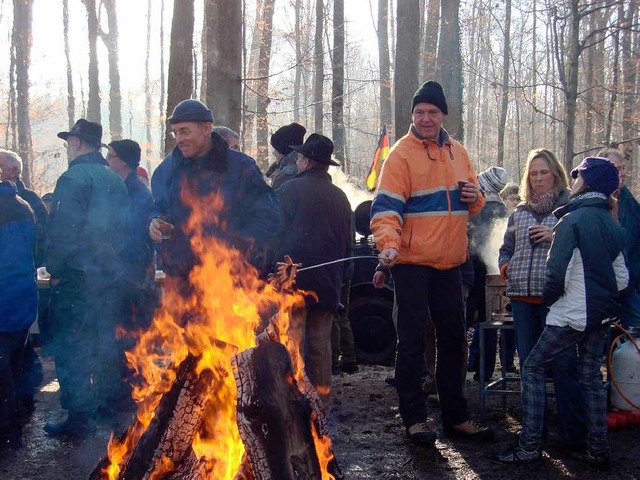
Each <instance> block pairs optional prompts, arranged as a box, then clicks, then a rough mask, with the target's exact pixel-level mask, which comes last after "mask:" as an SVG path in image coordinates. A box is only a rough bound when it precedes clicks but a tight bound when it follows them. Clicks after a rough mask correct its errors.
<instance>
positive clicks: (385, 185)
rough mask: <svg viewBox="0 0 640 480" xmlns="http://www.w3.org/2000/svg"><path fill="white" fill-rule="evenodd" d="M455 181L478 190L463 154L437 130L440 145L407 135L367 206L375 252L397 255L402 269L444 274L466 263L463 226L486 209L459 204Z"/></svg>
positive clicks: (387, 163)
mask: <svg viewBox="0 0 640 480" xmlns="http://www.w3.org/2000/svg"><path fill="white" fill-rule="evenodd" d="M458 181H466V182H469V183H473V184H474V185H476V186H477V185H478V179H477V178H476V174H475V173H474V171H473V167H472V166H471V163H470V162H469V156H468V154H467V151H466V150H465V148H464V147H463V146H462V145H461V144H460V143H458V142H457V141H455V140H453V139H452V138H450V137H449V135H448V134H447V132H446V131H445V130H444V129H441V130H440V140H439V142H436V141H433V140H421V139H419V138H418V137H417V136H416V134H415V133H414V132H413V131H412V130H409V133H407V134H406V135H405V136H404V137H402V138H401V139H400V140H398V141H397V142H396V143H395V145H394V146H393V148H392V149H391V151H390V152H389V157H388V158H387V159H386V160H385V162H384V164H383V165H382V171H381V173H380V184H379V186H378V190H377V192H376V196H375V198H374V199H373V203H372V205H371V231H372V232H373V237H374V239H375V242H376V245H377V247H378V250H380V251H382V250H384V249H387V248H395V249H397V250H398V261H397V263H401V264H416V265H426V266H429V267H433V268H437V269H439V270H448V269H451V268H454V267H458V266H460V265H461V264H463V263H464V262H465V261H466V260H467V258H468V240H467V221H468V219H469V216H473V215H476V214H478V213H479V212H480V210H482V207H483V206H484V203H485V201H484V198H483V197H482V195H481V194H480V193H479V192H478V198H477V200H476V202H475V203H474V204H473V205H467V204H466V203H462V202H461V201H460V189H459V188H458Z"/></svg>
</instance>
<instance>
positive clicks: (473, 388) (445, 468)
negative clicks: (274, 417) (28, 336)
mask: <svg viewBox="0 0 640 480" xmlns="http://www.w3.org/2000/svg"><path fill="white" fill-rule="evenodd" d="M44 373H45V381H44V383H43V387H42V388H41V391H40V393H39V394H38V396H37V403H36V411H35V413H34V414H33V417H32V418H31V421H30V422H29V423H28V424H26V425H25V428H24V447H23V448H22V449H20V450H17V451H11V450H5V451H0V479H3V480H31V479H33V480H36V479H37V480H66V479H85V478H88V475H89V473H90V472H91V471H92V470H93V468H94V467H95V465H96V463H97V462H98V460H99V459H100V458H101V457H102V456H103V455H105V452H106V450H105V446H106V443H107V441H108V438H109V433H110V432H109V431H107V430H105V429H98V430H97V432H96V434H95V436H93V437H92V438H90V439H88V440H85V441H81V442H64V441H59V440H54V439H51V438H48V437H47V436H46V435H45V433H44V431H43V430H42V427H43V426H44V424H45V423H46V422H47V421H49V420H51V419H57V418H62V417H63V416H64V412H63V411H62V410H61V409H60V406H59V403H58V398H57V395H58V394H57V393H56V391H55V390H56V383H55V378H54V370H53V363H52V361H51V360H50V359H45V360H44ZM392 375H393V369H392V368H391V367H385V366H369V365H361V366H360V372H358V373H355V374H353V375H344V374H343V375H338V376H334V377H333V399H332V408H331V413H330V416H329V426H330V433H331V437H332V440H333V444H334V450H335V454H336V457H337V459H338V461H339V463H340V465H341V467H342V470H343V472H344V474H345V478H347V479H407V480H409V479H425V478H443V479H450V478H460V479H491V480H502V479H533V478H535V479H539V478H560V477H565V478H580V479H587V480H588V479H596V478H598V479H600V478H610V479H620V480H622V479H625V480H629V479H637V478H640V426H638V425H635V426H630V427H627V428H626V429H623V430H617V431H614V432H611V434H610V445H611V452H612V458H613V466H612V469H611V471H610V472H609V473H608V474H606V475H605V474H602V473H597V472H594V471H592V470H590V469H589V468H588V467H585V466H582V465H580V464H579V463H577V462H575V461H573V460H571V459H564V458H562V456H561V455H560V453H559V451H558V448H557V445H556V444H555V443H554V440H553V438H554V436H553V427H554V416H553V414H552V415H551V419H550V422H551V429H552V434H551V435H550V438H551V439H550V440H548V442H547V444H546V454H545V458H544V461H543V462H541V463H539V464H537V465H533V466H526V467H506V466H502V465H497V464H495V463H493V462H491V460H490V455H491V454H492V453H494V452H496V451H499V450H502V449H504V448H506V447H508V446H509V445H510V444H511V442H512V441H513V436H514V433H515V432H517V431H518V419H519V418H520V408H519V398H518V397H517V396H514V397H510V399H509V400H508V402H507V409H506V411H503V409H502V402H501V400H500V399H499V398H498V397H492V398H491V399H490V400H489V403H488V408H487V424H489V425H490V426H492V427H493V428H495V430H496V441H495V442H494V443H491V444H486V445H477V444H474V443H466V442H462V441H460V442H455V443H454V442H450V441H448V440H438V441H437V442H436V448H435V449H434V448H428V449H424V448H420V447H416V446H414V445H413V444H411V442H410V441H409V440H408V439H407V437H406V436H405V434H404V428H403V427H402V422H401V420H400V417H399V414H398V407H397V398H396V394H395V390H394V388H393V387H390V386H389V385H387V384H386V383H385V378H387V377H389V376H392ZM466 388H467V397H468V399H469V405H470V411H471V412H472V413H477V412H478V405H479V402H478V384H477V382H474V381H473V379H472V375H471V374H469V375H468V379H467V385H466ZM438 415H439V410H438V409H437V408H432V409H430V421H431V423H432V427H433V428H435V429H438V428H439V423H438Z"/></svg>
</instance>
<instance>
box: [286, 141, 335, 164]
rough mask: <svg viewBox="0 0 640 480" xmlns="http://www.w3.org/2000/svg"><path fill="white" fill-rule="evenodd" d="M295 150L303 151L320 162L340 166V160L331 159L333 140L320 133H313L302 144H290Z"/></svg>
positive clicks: (303, 153) (306, 155) (305, 154)
mask: <svg viewBox="0 0 640 480" xmlns="http://www.w3.org/2000/svg"><path fill="white" fill-rule="evenodd" d="M289 146H290V147H291V148H292V149H293V150H295V151H296V152H298V153H301V154H302V155H304V156H305V157H307V158H310V159H311V160H315V161H316V162H318V163H325V164H328V165H334V166H336V167H338V166H340V164H339V163H338V162H336V161H335V160H332V159H331V154H332V153H333V142H332V141H331V140H329V139H328V138H327V137H325V136H324V135H320V134H318V133H312V134H311V135H309V137H308V138H307V141H306V142H304V143H303V144H302V145H289Z"/></svg>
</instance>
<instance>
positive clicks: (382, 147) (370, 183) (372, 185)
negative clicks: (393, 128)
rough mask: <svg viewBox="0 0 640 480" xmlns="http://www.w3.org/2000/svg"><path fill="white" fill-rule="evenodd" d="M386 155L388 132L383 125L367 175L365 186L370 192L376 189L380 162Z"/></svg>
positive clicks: (382, 161) (387, 150)
mask: <svg viewBox="0 0 640 480" xmlns="http://www.w3.org/2000/svg"><path fill="white" fill-rule="evenodd" d="M388 155H389V134H388V133H387V126H386V125H384V126H383V127H382V133H381V134H380V140H379V141H378V147H377V148H376V153H374V154H373V162H372V163H371V168H370V169H369V174H368V175H367V188H368V189H369V191H370V192H373V191H374V190H375V189H376V183H377V182H378V177H379V176H380V169H381V168H382V164H383V163H384V161H385V160H386V159H387V156H388Z"/></svg>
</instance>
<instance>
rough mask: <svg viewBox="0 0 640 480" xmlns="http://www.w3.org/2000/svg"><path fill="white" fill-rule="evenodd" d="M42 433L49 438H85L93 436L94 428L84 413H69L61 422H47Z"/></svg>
mask: <svg viewBox="0 0 640 480" xmlns="http://www.w3.org/2000/svg"><path fill="white" fill-rule="evenodd" d="M44 431H45V432H47V434H48V435H49V436H50V437H54V438H60V437H69V438H85V437H88V436H89V435H91V434H93V432H94V427H93V425H91V424H90V422H89V416H88V415H86V414H84V413H78V412H69V416H68V417H67V419H66V420H64V421H62V422H56V423H53V422H49V423H47V424H46V425H45V426H44Z"/></svg>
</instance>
